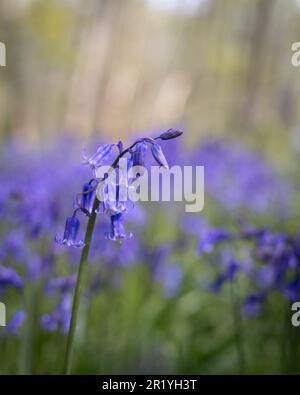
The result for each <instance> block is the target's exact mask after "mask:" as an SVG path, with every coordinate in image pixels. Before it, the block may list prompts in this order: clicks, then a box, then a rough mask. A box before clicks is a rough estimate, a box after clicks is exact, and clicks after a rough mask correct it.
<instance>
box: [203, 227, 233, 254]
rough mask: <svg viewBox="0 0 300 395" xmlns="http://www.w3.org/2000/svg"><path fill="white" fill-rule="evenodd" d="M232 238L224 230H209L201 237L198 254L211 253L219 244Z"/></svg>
mask: <svg viewBox="0 0 300 395" xmlns="http://www.w3.org/2000/svg"><path fill="white" fill-rule="evenodd" d="M230 238H231V235H230V233H229V232H227V231H226V230H224V229H210V230H207V231H205V232H204V233H203V234H202V235H201V236H200V241H199V245H198V254H199V255H201V254H202V253H211V252H212V251H213V250H214V247H215V246H216V245H217V244H219V243H221V242H223V241H226V240H229V239H230Z"/></svg>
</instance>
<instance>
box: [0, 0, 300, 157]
mask: <svg viewBox="0 0 300 395" xmlns="http://www.w3.org/2000/svg"><path fill="white" fill-rule="evenodd" d="M299 21H300V4H299V2H297V1H296V0H284V1H283V0H239V1H236V0H222V1H216V0H86V1H84V4H83V2H81V1H79V0H47V1H45V0H14V1H11V0H1V2H0V39H1V41H3V42H4V43H5V44H6V47H7V67H6V68H2V69H1V73H0V83H1V90H0V133H1V137H2V139H4V138H5V137H7V136H8V135H12V136H17V137H21V138H22V141H23V142H24V143H26V144H28V143H30V144H41V143H42V142H45V141H46V140H48V139H49V138H52V137H55V136H57V135H61V133H62V132H67V133H70V134H72V135H75V136H79V137H82V138H84V139H88V138H90V137H91V136H94V135H104V136H111V135H113V136H115V138H117V137H124V136H127V135H130V134H135V133H136V132H137V131H138V130H149V129H157V128H164V127H167V128H169V127H170V126H174V125H175V126H181V127H182V128H184V129H186V130H188V133H187V135H186V139H185V140H186V141H187V142H188V144H193V143H194V142H196V141H199V140H200V139H202V138H203V137H205V136H207V135H209V136H210V135H211V134H214V135H216V136H219V135H224V134H225V133H226V134H228V135H232V136H234V137H236V138H238V139H241V140H245V139H246V140H247V142H249V143H250V144H254V145H257V146H258V148H260V149H263V148H264V150H265V151H267V152H271V153H272V155H273V154H274V150H275V152H277V150H280V152H281V153H282V157H283V159H284V153H288V150H285V148H286V147H285V146H286V145H298V146H299V147H300V141H299V138H297V137H296V136H297V135H298V134H299V133H298V132H299V127H300V116H299V114H298V108H299V100H300V94H299V88H298V87H299V83H300V70H299V69H297V68H295V67H293V66H292V65H291V61H290V58H291V55H292V52H291V44H292V43H293V42H294V41H299V38H300V24H299ZM283 142H284V143H285V144H283ZM295 143H297V144H295ZM287 156H288V155H287Z"/></svg>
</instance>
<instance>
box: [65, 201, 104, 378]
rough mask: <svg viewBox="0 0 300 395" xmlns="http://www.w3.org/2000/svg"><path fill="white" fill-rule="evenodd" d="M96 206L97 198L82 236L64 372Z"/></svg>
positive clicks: (70, 345) (69, 353)
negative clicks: (82, 241) (83, 236)
mask: <svg viewBox="0 0 300 395" xmlns="http://www.w3.org/2000/svg"><path fill="white" fill-rule="evenodd" d="M98 206H99V200H98V199H97V198H96V199H95V201H94V205H93V210H92V214H91V216H90V217H89V221H88V224H87V230H86V234H85V238H84V247H83V249H82V253H81V257H80V263H79V267H78V272H77V280H76V286H75V291H74V297H73V305H72V313H71V323H70V328H69V333H68V338H67V348H66V353H65V360H64V370H63V373H64V374H70V371H71V358H72V351H73V343H74V335H75V330H76V324H77V315H78V308H79V303H80V295H81V289H82V282H83V281H82V279H83V273H84V268H85V266H86V263H87V259H88V254H89V250H90V244H91V239H92V235H93V230H94V226H95V221H96V216H97V214H96V210H97V208H98Z"/></svg>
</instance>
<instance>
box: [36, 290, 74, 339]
mask: <svg viewBox="0 0 300 395" xmlns="http://www.w3.org/2000/svg"><path fill="white" fill-rule="evenodd" d="M71 304H72V303H71V297H70V295H68V294H64V295H63V297H62V299H61V301H60V302H59V304H58V305H57V307H56V308H55V309H54V310H53V312H52V313H51V314H44V315H43V316H42V317H41V324H42V327H43V328H44V329H45V330H46V331H47V332H55V331H57V330H59V331H60V332H61V333H62V334H63V335H65V334H67V333H68V331H69V327H70V322H71Z"/></svg>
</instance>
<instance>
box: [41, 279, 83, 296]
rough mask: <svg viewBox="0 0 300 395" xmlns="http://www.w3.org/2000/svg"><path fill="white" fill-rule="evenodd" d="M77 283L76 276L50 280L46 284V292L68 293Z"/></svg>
mask: <svg viewBox="0 0 300 395" xmlns="http://www.w3.org/2000/svg"><path fill="white" fill-rule="evenodd" d="M75 284H76V276H75V275H72V276H68V277H59V278H54V279H51V280H49V281H48V283H47V285H46V292H47V293H48V294H49V295H51V294H53V293H55V292H57V291H59V292H61V293H66V292H69V291H72V290H73V289H74V287H75Z"/></svg>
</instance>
